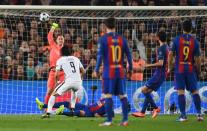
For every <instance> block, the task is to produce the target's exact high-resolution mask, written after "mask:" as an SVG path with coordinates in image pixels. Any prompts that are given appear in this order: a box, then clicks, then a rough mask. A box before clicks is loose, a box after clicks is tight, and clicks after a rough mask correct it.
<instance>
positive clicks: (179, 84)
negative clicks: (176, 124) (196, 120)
mask: <svg viewBox="0 0 207 131" xmlns="http://www.w3.org/2000/svg"><path fill="white" fill-rule="evenodd" d="M175 89H177V93H178V106H179V109H180V112H181V115H180V117H179V118H178V119H177V121H180V122H183V121H187V117H186V112H185V107H186V100H185V75H184V74H181V73H176V74H175Z"/></svg>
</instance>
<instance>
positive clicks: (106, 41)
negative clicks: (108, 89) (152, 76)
mask: <svg viewBox="0 0 207 131" xmlns="http://www.w3.org/2000/svg"><path fill="white" fill-rule="evenodd" d="M125 54H126V56H127V60H128V63H129V70H130V71H131V70H132V56H131V52H130V49H129V47H128V44H127V40H126V39H125V38H124V37H122V36H121V35H119V34H117V33H115V32H110V33H106V34H105V35H103V36H102V37H100V38H99V41H98V55H97V63H96V67H95V71H96V72H98V71H99V67H100V65H101V63H102V60H103V67H104V68H103V78H110V79H113V78H125V77H126V73H125V68H124V55H125Z"/></svg>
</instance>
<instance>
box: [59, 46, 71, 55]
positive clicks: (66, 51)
mask: <svg viewBox="0 0 207 131" xmlns="http://www.w3.org/2000/svg"><path fill="white" fill-rule="evenodd" d="M61 54H62V56H69V55H71V54H72V49H71V48H69V47H68V46H66V45H64V46H63V47H62V48H61Z"/></svg>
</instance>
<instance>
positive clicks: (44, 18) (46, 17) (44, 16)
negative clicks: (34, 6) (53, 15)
mask: <svg viewBox="0 0 207 131" xmlns="http://www.w3.org/2000/svg"><path fill="white" fill-rule="evenodd" d="M49 20H50V15H49V14H48V13H45V12H43V13H41V14H40V21H42V22H45V21H49Z"/></svg>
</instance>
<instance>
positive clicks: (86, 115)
mask: <svg viewBox="0 0 207 131" xmlns="http://www.w3.org/2000/svg"><path fill="white" fill-rule="evenodd" d="M83 111H85V117H94V113H93V112H92V111H90V109H89V107H86V108H84V110H83Z"/></svg>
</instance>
